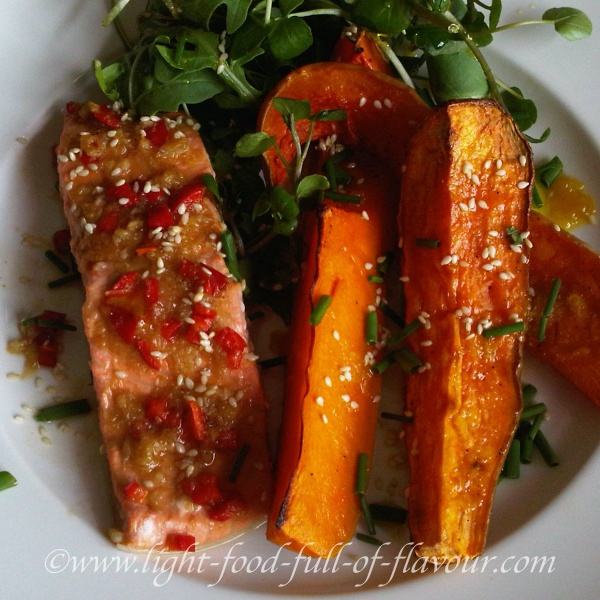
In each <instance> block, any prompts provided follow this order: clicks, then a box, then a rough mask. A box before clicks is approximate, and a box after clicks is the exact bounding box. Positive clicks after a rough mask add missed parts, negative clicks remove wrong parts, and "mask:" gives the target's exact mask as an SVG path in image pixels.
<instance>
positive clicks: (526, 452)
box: [520, 434, 533, 465]
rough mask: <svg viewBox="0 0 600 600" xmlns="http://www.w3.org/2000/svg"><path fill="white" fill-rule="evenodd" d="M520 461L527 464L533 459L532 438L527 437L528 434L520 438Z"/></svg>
mask: <svg viewBox="0 0 600 600" xmlns="http://www.w3.org/2000/svg"><path fill="white" fill-rule="evenodd" d="M520 441H521V456H520V458H521V462H522V463H523V464H524V465H528V464H530V463H531V461H532V460H533V440H532V439H531V438H530V437H529V434H526V435H524V436H523V437H522V438H521V440H520Z"/></svg>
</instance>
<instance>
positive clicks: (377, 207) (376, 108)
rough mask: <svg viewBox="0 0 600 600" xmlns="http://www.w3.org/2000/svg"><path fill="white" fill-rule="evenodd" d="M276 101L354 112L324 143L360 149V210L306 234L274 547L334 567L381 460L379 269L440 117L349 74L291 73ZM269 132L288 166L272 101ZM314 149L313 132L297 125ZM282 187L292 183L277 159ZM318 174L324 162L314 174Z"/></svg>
mask: <svg viewBox="0 0 600 600" xmlns="http://www.w3.org/2000/svg"><path fill="white" fill-rule="evenodd" d="M273 97H286V98H296V99H308V100H310V102H311V108H312V110H313V111H320V110H325V109H338V108H343V109H345V110H346V111H347V115H348V117H347V119H346V120H345V121H343V122H340V123H324V122H322V123H319V124H318V125H317V127H316V128H315V132H314V137H315V138H326V137H328V136H332V135H333V134H335V135H336V136H337V140H336V145H337V144H343V145H344V147H345V148H346V149H352V151H353V152H352V156H350V157H349V158H348V159H347V160H346V162H344V163H341V164H340V167H341V168H342V169H345V170H347V171H348V172H351V173H352V182H351V183H350V184H349V185H348V186H347V188H346V192H347V193H349V194H358V195H360V196H361V198H362V199H361V201H360V204H358V205H351V204H343V203H336V202H332V201H327V202H325V203H323V204H322V205H321V206H320V207H319V208H318V209H317V211H316V212H309V213H307V217H306V219H305V220H304V222H303V223H302V227H303V234H304V240H305V243H306V255H305V260H304V265H305V269H304V272H303V274H302V276H301V279H300V282H299V284H298V287H297V291H296V295H295V304H294V313H293V319H292V328H291V332H290V340H291V346H290V351H289V353H288V361H287V368H288V370H287V380H286V392H285V412H284V421H283V428H282V432H281V437H280V444H279V455H278V464H277V472H276V484H275V495H274V501H273V505H272V508H271V511H270V514H269V518H268V524H267V537H268V538H269V539H270V540H272V541H274V542H276V543H278V544H280V545H286V546H287V547H288V548H290V549H292V550H296V551H298V552H303V553H304V554H307V555H312V556H324V557H326V556H332V555H334V554H336V553H337V552H339V550H340V549H341V548H342V546H343V544H345V543H346V542H348V541H349V540H350V539H351V537H352V535H353V533H354V530H355V528H356V524H357V521H358V519H359V515H360V510H359V503H358V500H357V498H356V496H355V493H354V486H355V473H356V464H357V459H358V455H359V454H360V453H366V454H369V455H370V454H371V453H372V448H373V443H374V438H375V427H376V420H377V412H378V404H377V399H378V396H379V394H380V389H381V381H380V376H379V375H374V374H373V373H372V372H371V370H370V365H371V363H372V362H373V360H374V355H375V353H376V352H377V345H376V344H369V343H368V341H367V337H366V335H365V320H366V317H367V314H368V313H369V312H375V311H376V306H377V304H378V302H379V300H378V299H380V298H381V297H382V296H383V294H384V288H383V286H382V285H381V283H378V282H377V281H372V280H369V277H370V276H373V275H376V274H377V271H376V267H377V260H378V258H380V257H383V256H384V255H385V253H386V252H387V251H389V250H391V249H393V247H394V246H395V244H396V241H395V240H396V225H395V215H396V212H397V202H398V189H399V177H400V165H401V164H402V163H403V161H404V156H405V152H406V144H407V142H408V139H409V138H410V137H411V135H412V134H413V133H414V132H415V131H416V129H417V127H418V124H419V123H420V122H421V120H422V119H423V118H424V117H425V116H426V114H427V113H428V112H429V111H428V109H427V107H426V106H425V104H424V103H422V101H421V100H420V99H419V98H418V97H417V96H416V95H415V94H414V93H413V92H412V91H411V90H410V89H409V88H407V87H406V86H404V85H403V84H402V83H399V82H398V81H397V80H394V79H393V78H391V77H388V76H385V75H381V74H379V73H375V72H373V71H369V70H367V69H365V68H363V67H359V66H355V65H347V64H336V63H323V64H314V65H311V66H309V67H305V68H302V69H300V70H298V71H296V72H294V73H292V74H291V75H290V76H289V77H288V78H287V79H285V80H284V81H283V82H282V83H281V84H280V85H279V86H278V88H277V89H276V90H275V92H274V94H273ZM259 128H260V129H261V130H262V131H265V132H266V133H268V134H269V135H274V136H276V139H277V143H278V145H279V147H280V148H281V149H282V151H283V153H284V155H285V156H286V157H287V158H288V159H289V158H291V157H293V156H294V154H293V153H294V149H293V145H292V143H291V140H290V136H289V134H288V133H287V130H286V128H285V126H284V123H283V121H282V119H281V115H280V114H279V113H277V111H276V110H274V108H273V106H272V105H271V103H270V101H269V102H268V103H267V104H266V106H265V109H264V111H263V114H262V119H261V121H260V123H259ZM297 130H298V133H299V136H300V137H301V139H306V136H307V128H305V123H303V122H302V121H300V122H298V128H297ZM266 160H267V165H268V167H269V172H270V177H271V181H272V182H273V183H274V184H280V185H281V184H284V183H285V172H284V169H283V168H282V165H281V161H280V160H279V158H278V156H277V154H276V153H275V152H274V151H272V152H271V151H270V152H268V153H267V154H266ZM315 162H316V163H318V160H317V161H313V163H315ZM323 296H329V297H330V298H331V304H330V305H329V308H328V309H327V311H326V312H325V314H324V316H323V318H322V320H321V321H320V322H319V324H318V325H311V323H310V321H309V318H310V316H311V314H312V313H313V309H314V308H315V306H316V304H317V303H318V301H319V299H320V298H321V297H323Z"/></svg>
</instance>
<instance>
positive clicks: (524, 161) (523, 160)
mask: <svg viewBox="0 0 600 600" xmlns="http://www.w3.org/2000/svg"><path fill="white" fill-rule="evenodd" d="M519 164H520V165H521V166H522V167H524V166H525V165H526V164H527V157H526V156H525V155H524V154H521V156H519Z"/></svg>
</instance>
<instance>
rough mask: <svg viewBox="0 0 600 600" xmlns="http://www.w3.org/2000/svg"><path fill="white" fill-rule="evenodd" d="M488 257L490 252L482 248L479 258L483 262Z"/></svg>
mask: <svg viewBox="0 0 600 600" xmlns="http://www.w3.org/2000/svg"><path fill="white" fill-rule="evenodd" d="M489 255H490V251H489V250H488V248H484V249H483V252H482V253H481V258H483V259H484V260H487V258H488V256H489Z"/></svg>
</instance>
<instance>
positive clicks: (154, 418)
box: [145, 397, 181, 427]
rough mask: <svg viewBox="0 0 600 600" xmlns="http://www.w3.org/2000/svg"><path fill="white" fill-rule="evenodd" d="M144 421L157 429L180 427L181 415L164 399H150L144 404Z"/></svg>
mask: <svg viewBox="0 0 600 600" xmlns="http://www.w3.org/2000/svg"><path fill="white" fill-rule="evenodd" d="M145 416H146V419H148V421H149V422H150V423H151V424H152V425H156V426H159V427H179V426H180V425H181V413H180V411H179V410H178V409H177V408H174V407H173V406H171V405H170V404H169V401H168V400H167V399H166V398H163V397H159V398H150V400H148V403H147V404H146V412H145Z"/></svg>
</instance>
